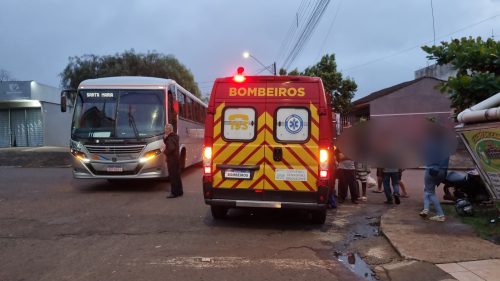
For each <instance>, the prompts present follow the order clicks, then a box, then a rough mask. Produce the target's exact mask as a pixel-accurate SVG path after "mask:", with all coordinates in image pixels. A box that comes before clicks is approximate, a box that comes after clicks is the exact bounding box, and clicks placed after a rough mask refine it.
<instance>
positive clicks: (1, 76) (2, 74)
mask: <svg viewBox="0 0 500 281" xmlns="http://www.w3.org/2000/svg"><path fill="white" fill-rule="evenodd" d="M13 80H15V78H14V77H12V75H11V74H10V72H9V71H7V70H5V69H1V68H0V82H3V81H13Z"/></svg>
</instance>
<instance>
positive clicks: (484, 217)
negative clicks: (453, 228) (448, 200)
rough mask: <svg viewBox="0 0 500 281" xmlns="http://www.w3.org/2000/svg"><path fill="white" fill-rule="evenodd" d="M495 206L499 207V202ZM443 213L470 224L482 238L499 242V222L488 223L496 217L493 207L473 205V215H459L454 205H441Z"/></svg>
mask: <svg viewBox="0 0 500 281" xmlns="http://www.w3.org/2000/svg"><path fill="white" fill-rule="evenodd" d="M496 205H497V208H500V202H497V203H496ZM441 206H442V207H443V210H444V213H445V214H446V215H447V216H452V217H455V218H458V219H459V220H460V221H462V222H463V223H465V224H468V225H471V226H472V227H473V228H474V230H475V231H476V233H477V234H478V235H479V236H480V237H481V238H483V239H486V240H490V241H493V242H495V243H497V244H498V243H499V238H500V222H498V221H497V222H496V223H490V220H491V219H494V218H498V213H497V210H495V208H493V207H489V208H487V209H486V208H484V207H477V206H474V215H473V216H464V217H462V216H460V215H458V214H457V212H456V211H455V206H454V205H441Z"/></svg>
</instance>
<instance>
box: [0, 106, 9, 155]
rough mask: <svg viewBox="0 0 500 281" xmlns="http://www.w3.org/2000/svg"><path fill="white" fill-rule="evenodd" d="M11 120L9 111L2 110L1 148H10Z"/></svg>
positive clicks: (0, 125) (0, 114)
mask: <svg viewBox="0 0 500 281" xmlns="http://www.w3.org/2000/svg"><path fill="white" fill-rule="evenodd" d="M9 120H10V118H9V110H8V109H0V147H10V121H9Z"/></svg>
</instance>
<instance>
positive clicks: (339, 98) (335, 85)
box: [301, 54, 358, 114]
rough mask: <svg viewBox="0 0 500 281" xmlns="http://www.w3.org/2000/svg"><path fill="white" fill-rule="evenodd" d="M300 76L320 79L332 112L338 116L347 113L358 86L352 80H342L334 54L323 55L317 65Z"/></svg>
mask: <svg viewBox="0 0 500 281" xmlns="http://www.w3.org/2000/svg"><path fill="white" fill-rule="evenodd" d="M301 74H302V75H305V76H316V77H320V78H321V80H323V85H324V87H325V92H326V93H327V94H329V95H330V97H331V101H332V109H333V111H334V112H336V113H340V114H346V113H348V112H349V110H350V109H351V107H352V103H351V100H352V98H353V97H354V93H355V92H356V90H357V88H358V86H357V85H356V82H354V80H352V79H350V78H346V79H344V78H342V73H340V72H338V71H337V63H336V62H335V55H334V54H331V55H328V54H327V55H324V56H323V57H322V58H321V60H320V61H319V62H318V63H317V64H315V65H313V66H311V67H308V68H306V69H305V70H304V72H303V73H301Z"/></svg>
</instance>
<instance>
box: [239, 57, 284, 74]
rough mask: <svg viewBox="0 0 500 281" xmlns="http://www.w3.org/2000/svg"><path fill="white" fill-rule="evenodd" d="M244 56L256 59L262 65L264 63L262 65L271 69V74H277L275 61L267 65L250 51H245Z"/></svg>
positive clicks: (268, 69)
mask: <svg viewBox="0 0 500 281" xmlns="http://www.w3.org/2000/svg"><path fill="white" fill-rule="evenodd" d="M243 57H244V58H246V59H248V58H252V59H254V60H255V61H256V62H258V63H259V64H260V65H262V67H264V68H265V69H266V70H267V71H269V72H270V73H271V74H273V75H276V63H275V62H274V63H273V64H271V65H268V66H266V65H264V64H263V63H262V62H261V61H260V60H258V59H257V58H256V57H254V56H252V54H250V53H249V52H243Z"/></svg>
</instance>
